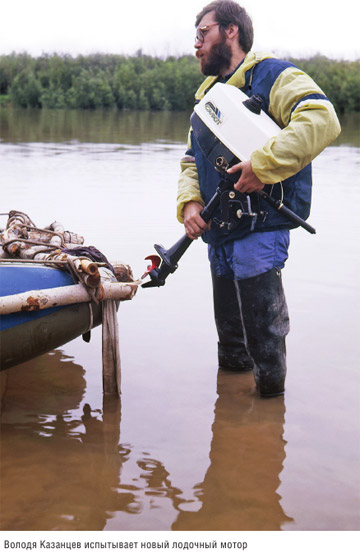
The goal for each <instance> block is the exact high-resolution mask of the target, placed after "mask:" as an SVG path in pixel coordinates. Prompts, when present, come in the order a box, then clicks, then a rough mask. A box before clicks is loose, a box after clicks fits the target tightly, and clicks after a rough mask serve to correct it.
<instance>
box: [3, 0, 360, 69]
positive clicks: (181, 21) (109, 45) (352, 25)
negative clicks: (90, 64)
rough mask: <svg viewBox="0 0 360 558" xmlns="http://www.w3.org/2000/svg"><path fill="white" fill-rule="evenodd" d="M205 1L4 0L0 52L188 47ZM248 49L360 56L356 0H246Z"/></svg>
mask: <svg viewBox="0 0 360 558" xmlns="http://www.w3.org/2000/svg"><path fill="white" fill-rule="evenodd" d="M207 3H208V2H207V0H205V1H204V0H181V1H179V2H176V1H174V0H134V1H132V0H96V1H94V0H61V1H60V2H53V1H51V0H9V1H7V0H4V1H3V3H2V6H1V10H0V17H1V27H0V54H10V53H11V52H13V51H15V52H24V51H26V52H28V53H29V54H31V55H33V56H39V55H41V54H43V53H48V54H52V53H54V52H57V53H58V54H72V55H77V54H90V53H94V52H102V53H105V52H108V53H115V54H134V53H135V52H136V51H137V50H138V49H140V48H141V49H142V50H143V52H144V53H147V54H150V55H159V56H164V55H165V56H166V55H180V54H185V53H186V54H188V53H193V43H194V40H193V37H194V20H195V16H196V14H197V13H198V12H199V11H200V10H201V8H202V7H203V6H204V5H205V4H207ZM240 4H241V5H243V6H244V7H245V8H246V9H247V11H248V12H249V14H250V15H251V17H252V19H253V23H254V28H255V43H254V49H253V50H256V49H257V50H270V51H272V52H275V53H276V54H278V55H281V56H285V55H294V56H299V55H300V56H311V55H313V54H316V53H317V52H320V53H321V54H324V55H326V56H328V57H330V58H336V59H349V60H354V59H357V58H360V41H359V38H358V37H359V21H360V8H359V5H360V2H359V1H358V0H357V1H356V2H354V0H342V1H341V2H339V3H337V4H335V3H332V4H330V3H329V2H323V1H321V0H301V2H294V1H293V0H272V1H271V2H270V1H269V0H251V1H250V0H244V1H240Z"/></svg>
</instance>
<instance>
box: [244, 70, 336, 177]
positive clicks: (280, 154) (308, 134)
mask: <svg viewBox="0 0 360 558" xmlns="http://www.w3.org/2000/svg"><path fill="white" fill-rule="evenodd" d="M269 113H270V115H271V116H272V117H273V118H274V120H275V121H276V123H277V124H278V125H279V126H280V127H281V128H282V130H281V132H280V133H279V134H278V135H277V136H276V137H274V138H271V139H270V140H269V141H268V142H267V143H266V144H265V146H264V147H263V148H262V149H258V150H256V151H254V152H253V153H252V155H251V164H252V168H253V171H254V173H255V174H256V176H257V177H258V178H259V179H260V180H261V182H263V183H264V184H274V183H277V182H280V181H282V180H285V179H286V178H288V177H290V176H293V175H294V174H296V173H297V172H299V171H300V170H301V169H302V168H304V167H305V166H306V165H307V164H308V163H310V162H311V161H312V160H313V159H314V158H315V157H316V156H317V155H319V153H321V151H323V149H325V147H327V146H328V145H329V144H330V143H332V142H333V141H334V139H335V138H336V137H337V136H338V135H339V133H340V131H341V128H340V124H339V121H338V118H337V116H336V113H335V110H334V107H333V105H332V104H331V102H330V101H329V99H328V98H327V97H326V96H325V94H324V93H323V91H322V90H321V89H320V88H319V87H318V86H317V85H316V83H315V82H314V81H313V80H312V79H311V78H310V77H309V76H308V75H307V74H305V73H304V72H302V71H301V70H299V69H298V68H295V67H289V68H287V69H286V70H284V71H283V72H282V73H281V74H280V76H279V77H278V78H277V80H276V81H275V83H274V85H273V87H272V89H271V91H270V98H269Z"/></svg>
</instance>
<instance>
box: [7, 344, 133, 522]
mask: <svg viewBox="0 0 360 558" xmlns="http://www.w3.org/2000/svg"><path fill="white" fill-rule="evenodd" d="M2 377H4V378H5V379H4V380H3V386H2V417H1V419H2V420H1V443H2V448H1V481H2V483H1V500H2V502H1V504H2V505H1V529H5V530H66V529H72V530H74V529H77V530H79V529H80V530H81V529H83V530H102V529H103V528H104V526H105V524H106V521H107V519H108V517H109V514H111V511H112V510H119V509H122V510H127V508H128V507H129V506H131V504H132V503H133V501H134V497H133V495H132V494H131V493H130V492H128V493H126V494H118V493H117V492H116V491H114V490H113V487H116V486H118V483H119V475H120V472H121V469H122V466H123V463H124V462H125V461H126V460H127V459H128V454H129V453H130V449H129V448H128V447H125V446H121V445H120V444H119V438H120V419H121V403H120V400H119V399H118V398H117V397H106V398H104V401H103V410H102V411H101V410H92V409H91V407H90V405H88V404H86V403H85V404H84V405H83V407H82V414H80V412H81V411H80V409H79V406H80V404H81V402H82V400H83V397H84V390H85V382H84V370H83V368H82V367H81V366H79V365H77V364H75V363H73V362H72V361H71V360H69V358H68V357H65V356H64V355H63V354H62V352H61V351H55V352H54V353H52V354H51V355H47V356H46V357H41V358H39V359H35V360H33V361H31V362H29V363H28V364H27V365H26V366H19V367H15V368H13V369H11V371H9V372H8V373H6V374H5V375H4V376H2ZM77 409H79V412H78V413H76V410H77Z"/></svg>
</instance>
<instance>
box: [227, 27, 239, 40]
mask: <svg viewBox="0 0 360 558" xmlns="http://www.w3.org/2000/svg"><path fill="white" fill-rule="evenodd" d="M238 32H239V28H238V26H237V25H235V23H230V24H229V25H228V26H227V28H226V29H225V33H226V35H227V37H228V38H229V39H233V38H234V37H235V36H236V35H237V34H238Z"/></svg>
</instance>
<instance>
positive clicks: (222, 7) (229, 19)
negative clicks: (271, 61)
mask: <svg viewBox="0 0 360 558" xmlns="http://www.w3.org/2000/svg"><path fill="white" fill-rule="evenodd" d="M213 11H214V12H215V19H216V21H217V22H218V23H219V27H220V30H224V29H226V28H227V27H228V26H229V25H230V23H233V24H234V25H237V26H238V28H239V44H240V46H241V48H242V49H243V51H244V52H245V53H248V52H249V51H250V50H251V47H252V44H253V40H254V29H253V25H252V21H251V18H250V16H249V15H248V14H247V12H246V10H245V8H242V7H241V6H239V4H237V2H232V0H214V2H210V4H208V5H207V6H205V7H204V8H203V9H202V10H201V12H200V13H199V14H198V15H197V16H196V21H195V26H196V27H197V26H198V25H199V23H200V21H201V20H202V18H203V17H204V15H206V14H208V13H209V12H213Z"/></svg>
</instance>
